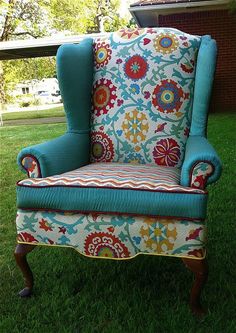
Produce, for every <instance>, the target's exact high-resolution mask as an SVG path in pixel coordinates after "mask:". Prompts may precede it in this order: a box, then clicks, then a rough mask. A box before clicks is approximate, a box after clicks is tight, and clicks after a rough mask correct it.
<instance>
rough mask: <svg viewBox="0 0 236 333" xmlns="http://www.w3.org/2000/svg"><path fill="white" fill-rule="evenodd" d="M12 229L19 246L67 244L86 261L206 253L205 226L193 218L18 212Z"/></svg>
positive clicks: (197, 256) (199, 255) (185, 255)
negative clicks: (82, 255)
mask: <svg viewBox="0 0 236 333" xmlns="http://www.w3.org/2000/svg"><path fill="white" fill-rule="evenodd" d="M16 225H17V234H18V242H21V243H32V244H36V245H37V244H39V245H42V244H49V245H60V246H71V247H74V248H75V249H76V250H77V251H79V252H80V253H82V254H84V255H87V256H90V257H102V258H117V259H126V258H131V257H134V256H135V255H137V254H140V253H146V254H158V255H173V256H178V257H191V258H202V257H204V255H205V250H204V241H205V226H204V224H203V223H202V222H199V221H197V220H196V221H187V220H183V221H180V220H174V219H157V218H148V217H145V216H144V217H142V216H132V217H131V216H127V215H111V216H107V215H101V214H87V215H84V214H72V213H58V212H52V211H36V212H34V211H25V210H18V212H17V219H16Z"/></svg>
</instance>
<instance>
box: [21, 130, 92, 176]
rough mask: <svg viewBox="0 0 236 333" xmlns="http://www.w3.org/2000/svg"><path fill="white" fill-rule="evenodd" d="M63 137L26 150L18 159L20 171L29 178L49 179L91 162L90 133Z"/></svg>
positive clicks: (70, 134) (82, 132)
mask: <svg viewBox="0 0 236 333" xmlns="http://www.w3.org/2000/svg"><path fill="white" fill-rule="evenodd" d="M80 132H81V133H78V132H77V133H66V134H65V135H62V136H61V137H59V138H57V139H54V140H51V141H48V142H45V143H42V144H39V145H35V146H31V147H27V148H24V149H23V150H22V151H21V152H20V153H19V155H18V157H17V162H18V165H19V167H20V169H21V170H22V171H24V172H27V173H28V176H29V177H32V178H36V177H49V176H52V175H56V174H61V173H64V172H67V171H70V170H74V169H76V168H79V167H80V166H82V165H85V164H87V163H88V162H89V151H90V141H89V140H90V139H89V131H80Z"/></svg>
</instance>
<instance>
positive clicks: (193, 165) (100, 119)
mask: <svg viewBox="0 0 236 333" xmlns="http://www.w3.org/2000/svg"><path fill="white" fill-rule="evenodd" d="M215 63H216V43H215V41H214V40H213V39H211V37H210V36H203V37H200V36H193V35H189V34H186V33H184V32H181V31H178V30H175V29H166V28H146V29H135V30H130V29H122V30H120V31H118V32H115V33H111V34H108V35H107V36H106V37H102V38H98V39H95V40H92V39H91V38H86V39H84V40H83V41H82V42H81V43H80V44H79V45H63V46H61V47H60V48H59V50H58V53H57V71H58V79H59V83H60V89H61V94H62V97H63V102H64V108H65V112H66V117H67V132H66V134H64V135H63V136H61V137H59V138H57V139H54V140H52V141H49V142H45V143H43V144H39V145H35V146H31V147H28V148H24V149H23V150H22V151H21V152H20V154H19V156H18V164H19V166H20V167H21V169H22V170H23V171H24V170H25V171H26V172H27V173H28V178H27V179H24V180H21V181H19V182H18V183H17V207H18V211H17V219H16V226H17V242H18V245H17V247H16V250H15V257H16V261H17V263H18V265H19V266H20V268H21V270H22V272H23V275H24V277H25V283H26V286H25V288H24V289H23V290H22V291H21V292H20V295H21V296H28V295H30V294H31V292H32V287H33V275H32V273H31V270H30V268H29V266H28V264H27V261H26V254H27V253H28V252H30V251H31V250H32V249H33V247H34V246H35V245H52V246H55V245H56V246H67V247H73V248H74V249H76V250H77V251H78V252H79V253H81V254H83V255H85V256H87V257H99V258H112V259H123V260H124V259H129V258H132V257H135V256H137V255H139V254H152V255H163V256H173V257H178V258H182V259H183V261H184V263H185V264H186V265H187V266H188V267H189V268H190V269H191V270H192V271H193V272H194V273H195V282H194V285H193V288H192V292H191V299H190V304H191V307H192V310H193V311H194V312H201V311H202V308H201V305H200V292H201V289H202V286H203V284H204V282H205V281H206V278H207V265H206V259H205V255H206V250H205V240H206V222H205V221H206V211H207V192H206V190H205V187H206V185H207V184H210V183H213V182H215V181H216V180H217V179H218V178H219V176H220V173H221V163H220V160H219V158H218V156H217V154H216V152H215V151H214V149H213V148H212V146H211V145H210V143H209V142H208V141H207V139H206V126H207V112H208V106H209V100H210V95H211V89H212V82H213V76H214V71H215ZM91 96H92V98H91ZM176 278H177V277H176Z"/></svg>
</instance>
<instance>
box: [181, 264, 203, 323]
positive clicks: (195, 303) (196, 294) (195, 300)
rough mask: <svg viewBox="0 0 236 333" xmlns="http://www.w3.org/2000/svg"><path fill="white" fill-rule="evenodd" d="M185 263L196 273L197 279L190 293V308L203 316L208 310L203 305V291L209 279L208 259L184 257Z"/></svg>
mask: <svg viewBox="0 0 236 333" xmlns="http://www.w3.org/2000/svg"><path fill="white" fill-rule="evenodd" d="M182 260H183V262H184V264H185V265H186V267H187V268H188V269H190V271H192V272H193V273H194V275H195V280H194V282H193V286H192V289H191V294H190V308H191V310H192V312H193V313H194V314H195V315H197V316H203V315H204V314H206V310H204V309H203V307H202V305H201V292H202V289H203V287H204V285H205V283H206V281H207V277H208V265H207V261H206V259H203V260H196V259H187V258H186V259H185V258H183V259H182Z"/></svg>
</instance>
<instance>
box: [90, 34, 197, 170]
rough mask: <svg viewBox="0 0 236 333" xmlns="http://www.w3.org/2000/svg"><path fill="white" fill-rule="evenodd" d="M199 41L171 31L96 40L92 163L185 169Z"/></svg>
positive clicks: (110, 36) (113, 35)
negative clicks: (138, 164)
mask: <svg viewBox="0 0 236 333" xmlns="http://www.w3.org/2000/svg"><path fill="white" fill-rule="evenodd" d="M200 41H201V39H200V37H198V36H192V35H188V34H185V33H183V32H181V31H178V30H176V29H169V28H168V29H165V28H146V29H134V30H133V29H122V30H120V31H118V32H115V33H112V34H110V35H109V36H108V37H105V38H100V39H97V40H95V42H94V83H93V94H92V96H93V106H92V119H91V123H92V133H91V142H92V147H91V161H92V162H117V161H119V162H138V163H142V164H155V165H160V166H168V167H181V165H182V161H183V157H184V150H185V143H186V140H187V137H188V134H189V127H190V123H191V111H192V96H193V88H194V79H195V63H196V56H197V52H198V49H199V45H200Z"/></svg>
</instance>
